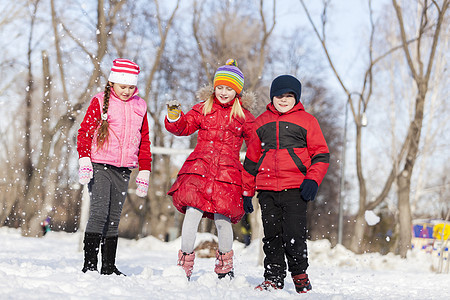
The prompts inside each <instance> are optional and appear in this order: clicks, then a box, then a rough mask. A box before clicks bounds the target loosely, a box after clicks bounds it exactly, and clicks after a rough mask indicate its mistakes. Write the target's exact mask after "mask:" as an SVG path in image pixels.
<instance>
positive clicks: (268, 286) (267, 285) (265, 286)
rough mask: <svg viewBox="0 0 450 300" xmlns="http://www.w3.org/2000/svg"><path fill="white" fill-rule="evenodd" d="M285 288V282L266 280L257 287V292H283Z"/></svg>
mask: <svg viewBox="0 0 450 300" xmlns="http://www.w3.org/2000/svg"><path fill="white" fill-rule="evenodd" d="M283 288H284V282H279V281H273V280H268V279H266V280H264V281H263V282H262V283H261V284H260V285H258V286H256V287H255V290H257V291H269V292H270V291H273V290H282V289H283Z"/></svg>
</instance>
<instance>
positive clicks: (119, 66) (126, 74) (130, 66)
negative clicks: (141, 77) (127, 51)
mask: <svg viewBox="0 0 450 300" xmlns="http://www.w3.org/2000/svg"><path fill="white" fill-rule="evenodd" d="M139 71H140V69H139V66H138V65H137V64H136V63H134V62H132V61H131V60H128V59H123V58H117V59H115V60H114V61H113V66H112V68H111V73H110V74H109V78H108V80H109V81H111V82H114V83H121V84H128V85H136V84H137V80H138V74H139Z"/></svg>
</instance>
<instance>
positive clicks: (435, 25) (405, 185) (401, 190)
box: [392, 0, 450, 257]
mask: <svg viewBox="0 0 450 300" xmlns="http://www.w3.org/2000/svg"><path fill="white" fill-rule="evenodd" d="M449 3H450V1H448V0H444V1H442V2H441V3H438V2H437V1H427V0H425V1H423V2H421V3H420V5H419V7H420V25H419V29H418V31H417V33H416V36H415V38H416V40H417V41H416V42H415V43H414V46H415V56H413V55H412V54H411V50H412V49H410V47H411V46H410V45H408V37H407V32H406V29H405V20H404V17H403V13H402V8H401V7H400V5H399V4H398V3H397V1H396V0H392V4H393V6H394V9H395V12H396V15H397V20H398V26H399V30H400V37H401V41H402V49H403V52H404V54H405V59H406V61H407V63H408V67H409V70H410V73H411V76H412V78H413V79H414V82H415V83H416V86H417V95H416V100H415V113H414V118H413V120H412V121H411V123H410V125H409V128H408V134H407V136H406V138H405V140H404V143H403V145H404V147H406V149H407V153H406V158H405V160H404V161H403V162H402V165H401V166H400V168H399V173H398V174H397V184H398V192H397V195H398V208H399V214H400V215H399V223H400V240H399V253H400V255H401V256H402V257H406V252H407V250H408V249H409V248H410V247H411V229H410V227H411V207H410V194H411V193H410V192H411V176H412V173H413V169H414V165H415V162H416V159H417V155H418V152H419V142H420V137H421V133H422V127H423V118H424V107H425V101H426V96H427V93H428V91H429V83H430V78H431V73H432V70H433V64H434V63H435V55H436V51H437V48H438V44H439V38H440V34H441V29H442V24H443V22H444V18H445V16H446V12H447V9H448V6H449ZM432 10H435V11H436V13H435V14H434V18H432V15H433V12H432ZM432 20H433V21H432ZM434 20H435V21H434ZM427 36H431V38H432V43H431V45H429V46H428V45H427V43H426V42H425V40H426V39H427ZM423 56H425V58H423Z"/></svg>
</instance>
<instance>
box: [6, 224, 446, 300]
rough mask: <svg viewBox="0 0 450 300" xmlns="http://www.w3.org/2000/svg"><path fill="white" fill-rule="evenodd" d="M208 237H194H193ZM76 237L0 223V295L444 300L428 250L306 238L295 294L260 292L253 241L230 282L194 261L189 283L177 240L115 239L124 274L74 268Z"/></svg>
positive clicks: (78, 262)
mask: <svg viewBox="0 0 450 300" xmlns="http://www.w3.org/2000/svg"><path fill="white" fill-rule="evenodd" d="M208 238H211V235H208V234H199V235H198V238H197V240H198V241H197V242H199V241H200V240H204V239H208ZM79 242H80V234H78V233H75V234H68V233H63V232H49V233H48V234H47V235H46V236H45V237H43V238H24V237H21V235H20V232H19V231H18V230H16V229H10V228H5V227H1V228H0V299H164V300H169V299H177V300H181V299H334V300H338V299H339V300H347V299H383V300H385V299H450V275H449V274H435V273H433V272H431V265H432V260H431V257H430V255H429V254H425V253H421V252H417V251H413V252H410V253H409V254H408V259H406V260H402V259H400V258H399V257H396V256H394V255H386V256H381V255H379V254H365V255H354V254H353V253H351V252H350V251H348V250H346V249H344V248H343V247H339V246H338V247H335V248H333V249H331V248H330V244H329V243H328V242H327V241H316V242H310V243H309V253H310V268H309V270H308V273H309V276H310V279H311V283H312V286H313V290H312V291H310V292H309V293H307V294H301V295H300V294H297V293H296V292H295V289H294V285H293V283H292V281H291V278H290V277H287V278H286V281H285V288H284V290H280V291H273V292H267V291H265V292H260V291H255V290H254V289H253V288H254V287H255V286H256V285H257V284H259V283H261V282H262V280H263V278H262V274H263V267H262V266H258V265H257V257H258V251H259V245H258V243H257V242H253V243H252V244H251V245H250V246H249V247H247V248H245V247H244V246H243V244H241V243H238V242H235V244H234V250H235V274H236V277H235V279H234V280H231V281H230V280H227V279H225V280H218V279H217V277H216V274H215V273H214V271H213V268H214V259H212V258H211V259H209V258H208V259H207V258H203V259H196V264H195V267H194V273H193V276H192V279H191V281H190V282H188V281H187V280H186V278H185V276H184V272H183V271H182V270H181V268H178V267H176V266H175V264H176V257H177V250H178V248H179V245H180V240H179V239H178V240H175V241H173V242H170V243H163V242H160V241H159V240H157V239H155V238H152V237H148V238H144V239H141V240H139V241H135V240H126V239H119V249H118V258H117V263H116V265H117V266H118V268H119V269H120V270H121V271H122V272H124V273H125V274H127V275H128V276H127V277H124V276H120V277H119V276H101V275H99V274H98V273H94V272H89V273H86V274H84V273H82V272H81V271H80V269H81V267H82V260H83V254H82V252H81V251H79Z"/></svg>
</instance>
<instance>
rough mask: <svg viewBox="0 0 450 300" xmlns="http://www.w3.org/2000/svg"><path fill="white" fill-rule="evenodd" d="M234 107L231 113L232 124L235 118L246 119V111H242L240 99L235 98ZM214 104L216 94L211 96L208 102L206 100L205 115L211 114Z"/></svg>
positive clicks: (204, 105)
mask: <svg viewBox="0 0 450 300" xmlns="http://www.w3.org/2000/svg"><path fill="white" fill-rule="evenodd" d="M231 101H234V103H233V106H232V107H231V113H230V122H231V120H232V119H233V118H237V117H240V118H242V119H245V113H244V110H243V109H242V105H241V102H240V101H239V98H238V97H235V98H234V99H233V100H231ZM213 103H214V93H213V94H212V95H211V96H209V98H208V100H206V101H205V102H204V103H203V115H205V116H206V115H207V114H209V113H210V112H211V110H212V107H213Z"/></svg>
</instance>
